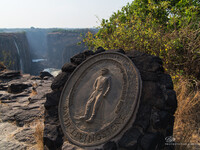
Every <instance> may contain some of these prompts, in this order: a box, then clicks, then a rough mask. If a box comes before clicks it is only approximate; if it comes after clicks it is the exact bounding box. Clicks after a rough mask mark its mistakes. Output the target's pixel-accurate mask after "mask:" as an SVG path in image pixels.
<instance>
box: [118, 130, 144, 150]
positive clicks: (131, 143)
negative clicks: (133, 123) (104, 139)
mask: <svg viewBox="0 0 200 150" xmlns="http://www.w3.org/2000/svg"><path fill="white" fill-rule="evenodd" d="M141 135H142V133H141V132H140V131H139V130H138V129H137V128H131V129H129V130H128V131H127V132H125V134H124V135H123V136H122V138H121V139H120V140H119V146H120V147H123V148H126V149H136V148H137V145H138V138H139V137H140V136H141Z"/></svg>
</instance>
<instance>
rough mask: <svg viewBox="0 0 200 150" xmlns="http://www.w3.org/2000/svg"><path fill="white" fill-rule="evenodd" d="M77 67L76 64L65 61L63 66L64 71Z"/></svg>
mask: <svg viewBox="0 0 200 150" xmlns="http://www.w3.org/2000/svg"><path fill="white" fill-rule="evenodd" d="M75 68H76V65H74V64H72V63H65V64H64V65H63V67H62V72H70V73H71V72H73V71H74V69H75Z"/></svg>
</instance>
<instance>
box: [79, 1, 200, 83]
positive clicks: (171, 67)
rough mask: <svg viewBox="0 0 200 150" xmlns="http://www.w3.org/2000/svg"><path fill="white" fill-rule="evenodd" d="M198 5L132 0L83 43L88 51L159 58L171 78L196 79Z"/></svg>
mask: <svg viewBox="0 0 200 150" xmlns="http://www.w3.org/2000/svg"><path fill="white" fill-rule="evenodd" d="M199 27H200V3H199V2H198V1H197V0H175V1H173V2H172V1H169V0H165V1H163V0H162V1H161V0H135V1H133V2H132V3H131V4H129V3H128V4H127V5H126V6H124V7H123V8H122V9H121V10H119V11H118V12H115V13H113V15H112V16H111V17H110V18H109V19H108V20H105V19H103V20H102V22H101V25H100V27H99V31H98V33H97V34H92V33H91V32H88V33H87V35H86V37H85V38H84V40H83V42H85V43H86V44H87V46H88V47H89V48H90V49H96V48H97V47H99V46H102V47H103V48H105V49H117V48H122V49H124V50H132V49H135V50H139V51H143V52H146V53H149V54H153V55H156V56H159V57H161V58H162V59H163V61H164V67H165V69H166V71H167V72H168V73H171V74H172V75H173V77H176V76H177V75H185V76H190V77H195V78H198V79H200V75H199V71H200V30H199Z"/></svg>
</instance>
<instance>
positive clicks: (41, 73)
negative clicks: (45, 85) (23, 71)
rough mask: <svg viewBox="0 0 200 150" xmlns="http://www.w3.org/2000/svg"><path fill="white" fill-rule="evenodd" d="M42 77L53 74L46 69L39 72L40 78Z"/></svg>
mask: <svg viewBox="0 0 200 150" xmlns="http://www.w3.org/2000/svg"><path fill="white" fill-rule="evenodd" d="M44 77H53V75H52V74H50V73H49V72H46V71H42V72H40V78H42V79H44Z"/></svg>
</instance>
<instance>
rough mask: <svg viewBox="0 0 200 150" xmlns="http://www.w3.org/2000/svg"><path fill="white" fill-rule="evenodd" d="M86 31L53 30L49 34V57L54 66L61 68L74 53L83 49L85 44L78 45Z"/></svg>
mask: <svg viewBox="0 0 200 150" xmlns="http://www.w3.org/2000/svg"><path fill="white" fill-rule="evenodd" d="M86 31H88V30H84V31H78V30H76V31H73V30H72V31H65V32H51V33H49V34H48V35H47V45H48V52H47V59H48V63H49V66H51V67H52V68H61V67H62V65H63V64H64V63H65V62H68V61H69V59H70V57H72V56H73V55H74V54H76V53H78V52H81V51H83V50H84V49H86V48H85V46H84V45H83V44H82V45H77V43H78V42H80V41H81V40H82V38H81V36H80V34H81V33H82V34H84V33H85V32H86Z"/></svg>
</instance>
